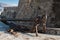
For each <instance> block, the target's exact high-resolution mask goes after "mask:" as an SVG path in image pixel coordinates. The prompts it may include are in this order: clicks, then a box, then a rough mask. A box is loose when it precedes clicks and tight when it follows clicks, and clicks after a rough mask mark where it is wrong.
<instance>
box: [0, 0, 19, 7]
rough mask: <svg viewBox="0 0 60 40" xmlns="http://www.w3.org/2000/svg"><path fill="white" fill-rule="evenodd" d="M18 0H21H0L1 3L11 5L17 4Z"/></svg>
mask: <svg viewBox="0 0 60 40" xmlns="http://www.w3.org/2000/svg"><path fill="white" fill-rule="evenodd" d="M18 1H19V0H0V3H6V4H9V5H14V6H17V5H18Z"/></svg>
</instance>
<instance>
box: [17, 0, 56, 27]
mask: <svg viewBox="0 0 60 40" xmlns="http://www.w3.org/2000/svg"><path fill="white" fill-rule="evenodd" d="M52 6H53V0H20V1H19V4H18V10H17V15H16V18H18V19H19V18H22V19H25V18H27V19H32V18H35V17H37V16H40V17H42V15H45V14H47V16H48V20H47V22H48V23H47V26H49V27H50V25H49V24H50V18H51V17H55V15H54V14H53V11H52ZM50 15H51V17H50ZM17 23H18V24H20V22H17ZM24 24H26V23H24ZM51 25H52V24H51ZM53 25H54V24H53ZM53 25H52V26H53Z"/></svg>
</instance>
